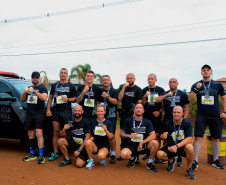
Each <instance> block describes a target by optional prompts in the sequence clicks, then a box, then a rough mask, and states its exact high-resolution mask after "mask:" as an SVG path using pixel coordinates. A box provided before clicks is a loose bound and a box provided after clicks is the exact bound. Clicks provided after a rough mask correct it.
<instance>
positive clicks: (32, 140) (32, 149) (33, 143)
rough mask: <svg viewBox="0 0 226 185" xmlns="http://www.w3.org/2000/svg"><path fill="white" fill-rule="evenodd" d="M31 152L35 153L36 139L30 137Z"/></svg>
mask: <svg viewBox="0 0 226 185" xmlns="http://www.w3.org/2000/svg"><path fill="white" fill-rule="evenodd" d="M29 146H30V153H31V154H33V155H35V139H29Z"/></svg>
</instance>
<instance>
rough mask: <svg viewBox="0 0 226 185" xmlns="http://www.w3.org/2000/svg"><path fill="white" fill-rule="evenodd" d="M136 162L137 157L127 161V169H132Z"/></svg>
mask: <svg viewBox="0 0 226 185" xmlns="http://www.w3.org/2000/svg"><path fill="white" fill-rule="evenodd" d="M136 160H137V156H134V158H133V159H132V160H131V159H129V163H128V165H127V166H128V167H129V168H133V167H134V166H135V162H136Z"/></svg>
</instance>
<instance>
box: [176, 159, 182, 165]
mask: <svg viewBox="0 0 226 185" xmlns="http://www.w3.org/2000/svg"><path fill="white" fill-rule="evenodd" d="M176 165H177V166H183V163H182V157H178V158H177V163H176Z"/></svg>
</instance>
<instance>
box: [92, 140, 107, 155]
mask: <svg viewBox="0 0 226 185" xmlns="http://www.w3.org/2000/svg"><path fill="white" fill-rule="evenodd" d="M93 142H94V144H95V145H96V146H97V152H96V153H93V154H97V153H98V151H99V150H100V149H101V148H107V149H108V153H109V152H110V145H108V146H103V145H98V144H97V143H96V142H95V140H93Z"/></svg>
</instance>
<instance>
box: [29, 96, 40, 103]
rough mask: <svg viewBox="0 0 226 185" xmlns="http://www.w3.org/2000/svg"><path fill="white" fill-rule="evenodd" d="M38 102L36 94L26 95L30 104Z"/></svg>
mask: <svg viewBox="0 0 226 185" xmlns="http://www.w3.org/2000/svg"><path fill="white" fill-rule="evenodd" d="M37 102H38V97H37V96H34V95H33V96H31V95H28V96H27V103H30V104H37Z"/></svg>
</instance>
